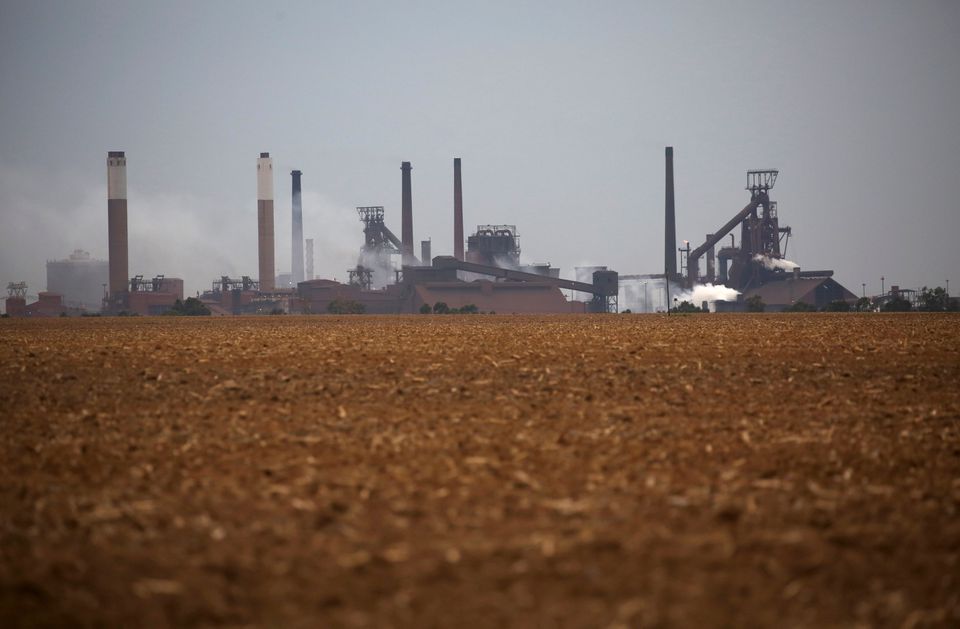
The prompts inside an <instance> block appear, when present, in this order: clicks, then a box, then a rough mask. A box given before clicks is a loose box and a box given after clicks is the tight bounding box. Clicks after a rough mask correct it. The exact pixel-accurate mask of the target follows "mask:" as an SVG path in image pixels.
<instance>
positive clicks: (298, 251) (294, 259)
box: [290, 170, 303, 286]
mask: <svg viewBox="0 0 960 629" xmlns="http://www.w3.org/2000/svg"><path fill="white" fill-rule="evenodd" d="M302 174H303V173H302V172H300V171H299V170H294V171H291V172H290V176H291V177H293V243H292V245H291V247H290V255H291V261H290V273H291V274H292V275H293V278H292V279H293V285H294V286H296V285H297V284H298V283H300V282H302V281H303V205H302V204H301V194H300V175H302Z"/></svg>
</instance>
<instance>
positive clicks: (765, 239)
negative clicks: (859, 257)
mask: <svg viewBox="0 0 960 629" xmlns="http://www.w3.org/2000/svg"><path fill="white" fill-rule="evenodd" d="M126 168H127V158H126V154H125V152H123V151H110V152H108V154H107V233H106V239H107V245H108V254H109V255H108V260H107V261H106V262H104V261H100V260H93V259H91V258H90V256H89V254H87V253H86V252H83V251H81V250H77V251H75V252H74V253H73V254H72V255H71V256H70V258H69V259H67V260H61V261H50V262H48V263H47V291H44V292H43V293H41V294H40V298H39V299H38V300H37V301H36V302H33V303H29V304H28V303H27V299H26V290H27V287H26V285H24V284H22V283H10V284H9V285H8V298H7V302H6V306H7V313H8V314H9V315H11V316H58V315H65V314H66V315H70V314H80V313H84V312H86V313H93V312H101V313H103V314H138V315H157V314H163V313H165V312H167V311H169V310H170V309H171V308H173V307H174V306H175V305H176V304H177V303H178V302H181V301H182V300H183V299H184V290H183V287H184V282H183V279H181V278H175V277H167V276H165V275H164V274H160V273H152V274H147V275H143V274H134V275H131V273H130V269H129V259H130V256H129V246H130V243H129V238H128V229H127V220H128V199H127V173H126ZM400 171H401V180H400V199H401V203H400V208H401V209H400V236H399V237H397V235H396V234H395V233H394V232H393V231H392V230H391V229H390V228H389V227H388V221H387V219H388V215H387V211H386V208H385V206H384V205H361V206H357V207H356V210H355V211H356V213H357V217H358V219H359V224H358V229H357V257H356V261H355V263H352V266H350V268H348V269H344V270H345V271H346V274H347V278H348V279H347V281H346V283H343V282H339V281H336V280H334V279H327V278H323V277H316V276H315V270H314V240H313V239H309V238H308V239H304V226H303V191H302V178H303V172H302V171H300V170H293V171H292V172H291V173H290V176H291V192H292V195H291V198H292V203H291V219H292V221H291V224H292V233H291V267H290V269H291V270H290V273H289V274H279V275H278V274H277V272H276V260H275V233H274V194H273V191H274V172H273V161H272V159H271V157H270V153H268V152H263V153H260V155H259V157H258V158H257V160H256V186H257V272H258V274H257V276H256V277H255V278H254V277H251V276H241V277H239V278H238V277H230V276H229V275H219V276H217V277H216V278H215V279H213V280H212V281H211V283H210V288H209V290H206V291H204V292H203V293H202V294H200V295H199V296H198V298H199V300H200V301H201V302H202V303H203V304H204V305H205V306H206V307H207V308H208V309H209V310H210V312H211V313H212V314H215V315H241V314H270V313H273V314H276V313H301V314H323V313H328V312H337V311H338V307H339V306H340V305H342V304H345V303H346V304H350V305H351V310H350V311H351V312H364V313H370V314H403V313H408V314H410V313H417V312H423V311H426V310H430V309H431V308H432V307H433V306H434V305H436V304H438V303H442V304H444V305H445V307H448V308H450V309H463V308H469V309H471V310H472V311H481V312H498V313H583V312H593V313H609V312H618V311H620V310H621V309H626V304H627V303H629V304H633V306H632V307H633V308H634V309H635V310H637V311H643V312H650V311H654V310H666V309H670V308H672V307H673V306H674V305H676V302H677V301H678V300H683V301H693V302H694V303H695V304H696V305H697V306H700V305H701V303H702V305H703V307H704V308H705V309H706V308H709V309H711V310H715V311H718V312H729V311H738V310H744V309H746V304H747V303H749V301H750V300H751V299H759V300H762V302H763V303H764V304H766V306H767V307H768V309H771V310H780V309H785V308H788V307H790V306H791V305H793V304H795V303H797V302H798V301H803V302H805V303H806V304H809V305H810V306H812V307H816V308H821V307H823V306H825V305H827V304H829V303H832V302H837V301H845V302H853V301H855V300H856V295H854V294H853V293H852V292H851V291H849V290H847V289H846V288H844V287H843V286H841V285H840V284H838V283H837V282H836V281H835V280H834V279H833V277H832V276H833V271H831V270H801V268H800V266H799V265H797V264H796V263H794V262H791V261H789V260H787V259H786V253H787V248H788V245H789V241H790V237H791V235H792V231H791V228H790V227H788V226H783V225H781V224H780V218H779V215H778V211H777V202H776V201H774V200H772V199H771V196H770V195H771V191H772V190H773V188H774V185H775V184H776V182H777V177H778V175H779V171H778V170H776V169H762V170H750V171H747V179H746V190H747V192H748V193H749V195H750V197H749V202H748V203H747V205H746V206H745V207H744V208H743V209H742V210H740V211H739V212H737V213H736V214H734V215H733V216H732V217H731V218H729V220H727V221H726V222H725V223H724V224H723V225H722V226H721V227H719V228H718V229H716V230H715V231H713V232H711V233H708V234H707V235H706V237H705V238H704V240H703V242H702V243H701V244H700V245H698V246H696V247H691V243H690V242H689V241H688V240H684V241H683V246H682V247H679V248H678V247H677V244H678V243H677V235H676V207H675V201H674V168H673V148H672V147H667V148H666V152H665V188H664V200H665V205H664V267H663V270H662V272H661V271H659V270H658V272H655V273H646V274H624V275H621V274H619V273H618V272H617V271H615V270H612V269H609V268H607V267H605V266H595V267H577V268H576V269H574V273H575V277H576V279H575V280H570V279H564V278H561V277H560V275H561V273H560V269H559V268H556V267H552V266H551V265H550V264H549V263H530V262H524V261H523V260H522V259H521V248H520V233H519V231H518V229H517V226H516V225H513V224H490V223H481V224H478V225H477V226H476V229H475V230H474V231H473V233H472V234H470V235H469V236H467V237H466V238H465V237H464V214H463V211H464V208H463V181H462V165H461V160H460V158H454V160H453V203H452V207H453V221H452V223H453V242H454V250H453V252H452V255H437V256H433V255H432V251H431V249H432V242H431V240H430V239H426V240H421V241H420V251H419V254H420V257H419V258H418V257H417V256H416V252H415V251H414V242H415V238H414V228H413V225H414V221H413V217H414V204H413V183H412V171H413V166H412V164H411V163H410V162H408V161H404V162H402V163H401V165H400ZM131 209H132V211H136V203H135V202H134V203H133V204H132V206H131ZM251 229H252V225H251ZM738 237H739V240H738ZM728 238H729V240H727V239H728ZM678 254H679V256H678ZM678 257H679V265H678ZM701 260H705V268H703V269H701ZM327 271H328V272H329V271H330V270H329V269H328V270H327ZM704 288H706V289H707V290H702V289H704ZM641 289H642V290H641ZM718 289H719V290H718ZM565 291H566V292H565ZM641 294H642V302H640V297H639V296H640V295H641ZM641 303H642V305H639V304H641Z"/></svg>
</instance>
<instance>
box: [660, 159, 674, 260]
mask: <svg viewBox="0 0 960 629" xmlns="http://www.w3.org/2000/svg"><path fill="white" fill-rule="evenodd" d="M666 153H667V155H666V157H667V180H666V204H665V207H664V230H663V264H664V272H665V273H666V274H667V275H668V276H669V277H675V276H676V274H677V212H676V209H675V208H674V206H673V147H672V146H668V147H667V151H666Z"/></svg>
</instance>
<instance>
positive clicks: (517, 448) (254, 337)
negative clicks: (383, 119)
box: [0, 314, 960, 627]
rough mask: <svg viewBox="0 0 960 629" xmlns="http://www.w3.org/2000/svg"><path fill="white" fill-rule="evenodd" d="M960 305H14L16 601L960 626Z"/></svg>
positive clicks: (472, 622) (90, 608) (484, 622)
mask: <svg viewBox="0 0 960 629" xmlns="http://www.w3.org/2000/svg"><path fill="white" fill-rule="evenodd" d="M958 383H960V317H957V316H949V315H944V316H937V315H823V314H814V315H756V316H750V315H726V316H725V315H710V316H707V315H702V316H674V317H670V318H667V317H664V316H662V315H646V316H637V315H608V316H579V317H577V316H556V317H508V316H468V317H460V316H416V317H399V318H397V317H394V318H387V317H383V318H379V317H354V318H350V317H340V318H334V317H313V318H306V317H304V318H300V317H263V318H236V319H217V320H211V319H203V320H196V319H193V320H185V319H179V318H137V319H83V320H76V319H73V320H63V319H58V320H50V321H22V320H21V321H17V320H3V321H0V402H2V412H0V428H2V431H3V438H2V444H0V618H3V622H2V624H4V625H5V626H35V625H56V626H63V625H87V626H197V625H230V626H274V627H281V626H305V627H306V626H309V627H319V626H376V627H386V626H416V627H431V626H448V627H451V626H505V625H506V626H524V627H531V626H541V627H551V626H571V627H616V626H629V627H632V626H698V625H708V626H730V625H739V626H758V625H759V626H788V627H789V626H811V627H812V626H824V625H853V624H863V625H875V626H892V627H914V626H928V625H938V626H939V625H944V626H946V625H953V626H957V625H958V624H960V513H958V511H960V391H958V386H960V385H958Z"/></svg>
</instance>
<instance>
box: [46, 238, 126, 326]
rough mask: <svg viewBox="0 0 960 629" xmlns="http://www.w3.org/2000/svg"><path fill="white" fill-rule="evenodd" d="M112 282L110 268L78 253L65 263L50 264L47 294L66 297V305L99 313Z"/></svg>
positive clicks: (51, 261) (80, 250)
mask: <svg viewBox="0 0 960 629" xmlns="http://www.w3.org/2000/svg"><path fill="white" fill-rule="evenodd" d="M109 281H110V265H109V262H107V261H106V260H96V259H94V258H91V257H90V254H89V253H88V252H86V251H83V250H82V249H76V250H74V252H73V253H71V254H70V257H68V258H67V259H65V260H47V291H48V292H51V293H57V294H60V295H62V296H63V302H64V304H65V305H67V306H70V307H72V308H80V309H83V310H87V311H89V312H98V311H99V310H100V307H101V305H102V303H103V297H104V289H105V287H106V286H107V285H108V284H109Z"/></svg>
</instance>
